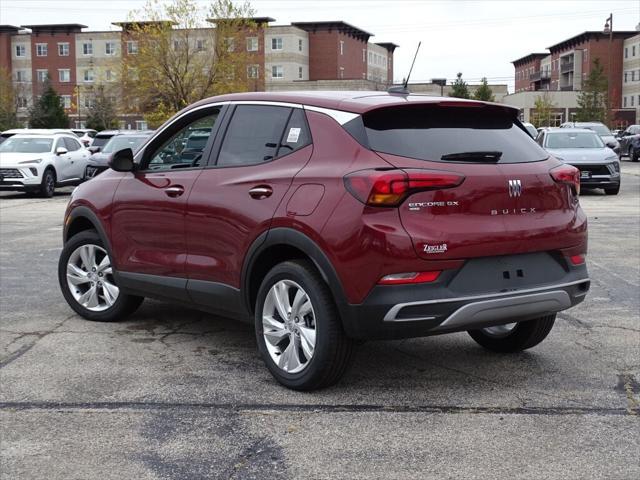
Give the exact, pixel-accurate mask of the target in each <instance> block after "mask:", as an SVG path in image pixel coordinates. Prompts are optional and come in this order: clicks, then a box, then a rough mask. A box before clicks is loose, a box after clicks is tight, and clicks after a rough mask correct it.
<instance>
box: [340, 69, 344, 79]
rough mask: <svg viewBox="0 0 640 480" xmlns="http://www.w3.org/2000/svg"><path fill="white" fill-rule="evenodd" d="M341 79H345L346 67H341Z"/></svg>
mask: <svg viewBox="0 0 640 480" xmlns="http://www.w3.org/2000/svg"><path fill="white" fill-rule="evenodd" d="M340 78H344V67H340Z"/></svg>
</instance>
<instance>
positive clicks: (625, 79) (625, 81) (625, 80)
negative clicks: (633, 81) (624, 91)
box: [624, 72, 629, 83]
mask: <svg viewBox="0 0 640 480" xmlns="http://www.w3.org/2000/svg"><path fill="white" fill-rule="evenodd" d="M627 73H629V72H624V83H627Z"/></svg>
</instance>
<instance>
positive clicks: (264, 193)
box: [249, 185, 273, 200]
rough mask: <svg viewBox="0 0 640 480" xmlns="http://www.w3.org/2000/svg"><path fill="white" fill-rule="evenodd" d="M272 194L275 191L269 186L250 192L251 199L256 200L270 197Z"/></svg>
mask: <svg viewBox="0 0 640 480" xmlns="http://www.w3.org/2000/svg"><path fill="white" fill-rule="evenodd" d="M272 193H273V189H272V188H271V187H270V186H269V185H260V186H258V187H253V188H252V189H251V190H249V195H251V198H255V199H256V200H261V199H263V198H267V197H270V196H271V194H272Z"/></svg>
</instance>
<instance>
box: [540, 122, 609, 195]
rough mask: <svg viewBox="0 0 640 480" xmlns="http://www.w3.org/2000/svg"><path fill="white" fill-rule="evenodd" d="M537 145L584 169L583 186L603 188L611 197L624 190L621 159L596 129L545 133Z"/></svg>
mask: <svg viewBox="0 0 640 480" xmlns="http://www.w3.org/2000/svg"><path fill="white" fill-rule="evenodd" d="M537 142H538V143H539V144H540V145H541V146H542V147H543V148H544V149H545V150H546V151H547V152H549V153H550V154H551V155H553V156H554V157H555V158H557V159H558V160H561V161H563V162H565V163H568V164H570V165H573V166H574V167H576V168H578V169H579V170H580V186H581V187H585V188H589V187H590V188H603V189H604V191H605V193H606V194H607V195H617V194H618V192H619V191H620V160H619V159H618V156H617V155H616V154H615V152H614V151H613V150H611V148H609V147H607V146H606V145H605V144H604V142H603V141H602V139H601V138H600V136H599V135H598V134H597V133H596V132H594V131H593V130H587V129H585V128H559V129H554V130H545V131H542V132H540V134H539V135H538V138H537Z"/></svg>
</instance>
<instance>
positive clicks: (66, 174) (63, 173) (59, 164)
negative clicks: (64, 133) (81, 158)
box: [53, 137, 73, 182]
mask: <svg viewBox="0 0 640 480" xmlns="http://www.w3.org/2000/svg"><path fill="white" fill-rule="evenodd" d="M59 148H64V149H65V150H67V145H66V144H65V143H64V137H58V139H57V140H56V142H55V145H54V146H53V155H54V161H53V162H54V165H55V167H56V177H57V181H58V182H65V181H67V180H69V179H70V178H73V164H72V163H71V154H70V153H69V152H68V151H67V152H66V153H61V154H59V153H58V149H59Z"/></svg>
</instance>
